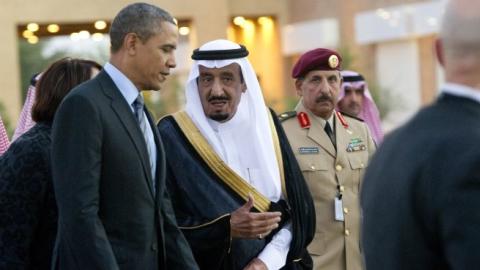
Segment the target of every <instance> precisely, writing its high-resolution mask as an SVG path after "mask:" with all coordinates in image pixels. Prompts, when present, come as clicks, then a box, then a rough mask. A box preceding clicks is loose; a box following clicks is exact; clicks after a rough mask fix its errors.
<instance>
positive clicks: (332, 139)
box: [323, 121, 337, 150]
mask: <svg viewBox="0 0 480 270" xmlns="http://www.w3.org/2000/svg"><path fill="white" fill-rule="evenodd" d="M326 122H327V123H326V124H325V128H324V129H323V130H325V133H327V135H328V137H329V138H330V141H332V143H333V147H334V148H335V150H336V149H337V142H336V140H335V135H334V134H333V131H332V128H331V127H330V123H328V121H326Z"/></svg>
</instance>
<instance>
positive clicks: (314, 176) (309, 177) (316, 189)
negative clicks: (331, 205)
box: [297, 154, 333, 198]
mask: <svg viewBox="0 0 480 270" xmlns="http://www.w3.org/2000/svg"><path fill="white" fill-rule="evenodd" d="M297 160H298V165H300V169H301V170H302V174H303V177H304V178H305V181H306V182H307V185H308V187H309V188H310V192H311V193H312V196H314V197H321V198H326V197H328V195H329V194H328V190H327V187H328V186H329V184H328V182H329V180H328V178H329V169H328V168H329V164H328V159H327V158H326V157H323V155H322V154H318V155H309V156H308V157H306V156H305V157H304V156H300V157H297ZM330 166H333V165H332V164H330Z"/></svg>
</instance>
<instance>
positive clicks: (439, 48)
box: [435, 38, 445, 67]
mask: <svg viewBox="0 0 480 270" xmlns="http://www.w3.org/2000/svg"><path fill="white" fill-rule="evenodd" d="M435 54H436V55H437V60H438V62H439V63H440V65H442V66H443V67H444V66H445V53H444V50H443V42H442V40H441V39H440V38H437V40H435Z"/></svg>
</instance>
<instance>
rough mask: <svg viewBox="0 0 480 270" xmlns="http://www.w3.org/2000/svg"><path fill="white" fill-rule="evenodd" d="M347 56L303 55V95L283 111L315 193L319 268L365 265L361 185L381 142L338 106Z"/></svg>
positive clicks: (355, 269) (299, 82) (296, 71)
mask: <svg viewBox="0 0 480 270" xmlns="http://www.w3.org/2000/svg"><path fill="white" fill-rule="evenodd" d="M341 60H342V59H341V57H340V55H339V54H338V53H337V52H335V51H332V50H328V49H323V48H319V49H315V50H312V51H309V52H307V53H305V54H303V55H302V56H301V57H300V59H299V60H298V62H297V63H296V64H295V66H294V68H293V71H292V77H293V78H295V88H296V91H297V94H298V95H299V96H300V97H301V99H300V101H299V103H298V105H297V107H296V108H295V111H294V112H287V113H284V114H282V115H280V119H281V120H282V124H283V127H284V129H285V132H286V133H287V137H288V140H289V141H290V144H291V146H292V149H293V150H294V152H295V156H296V158H297V160H298V163H299V165H300V167H301V169H302V173H303V175H304V177H305V180H306V181H307V184H308V186H309V188H310V192H311V193H312V196H313V199H314V202H315V210H316V219H317V224H316V232H315V238H314V240H313V241H312V243H311V244H310V245H309V247H308V251H309V252H310V254H311V255H312V258H313V260H314V269H322V270H359V269H363V262H362V256H361V252H360V248H359V245H360V235H359V232H360V206H359V190H360V187H361V180H362V176H363V173H364V170H365V167H366V166H367V164H368V161H369V159H370V157H371V155H372V154H373V152H374V150H375V144H374V142H373V140H372V136H371V135H370V132H369V130H368V127H367V126H366V125H365V124H364V123H363V122H362V121H361V120H359V119H357V118H355V117H351V116H348V115H345V114H342V113H341V112H338V111H335V109H334V108H335V104H336V103H337V98H338V94H339V91H340V85H341V83H342V78H341V75H340V69H341Z"/></svg>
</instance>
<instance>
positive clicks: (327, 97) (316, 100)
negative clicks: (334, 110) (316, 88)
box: [315, 95, 333, 103]
mask: <svg viewBox="0 0 480 270" xmlns="http://www.w3.org/2000/svg"><path fill="white" fill-rule="evenodd" d="M324 101H330V102H332V103H333V100H332V98H331V97H329V96H327V95H321V96H319V97H317V98H316V99H315V102H317V103H320V102H324Z"/></svg>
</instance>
